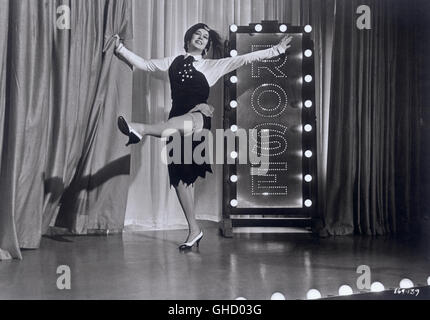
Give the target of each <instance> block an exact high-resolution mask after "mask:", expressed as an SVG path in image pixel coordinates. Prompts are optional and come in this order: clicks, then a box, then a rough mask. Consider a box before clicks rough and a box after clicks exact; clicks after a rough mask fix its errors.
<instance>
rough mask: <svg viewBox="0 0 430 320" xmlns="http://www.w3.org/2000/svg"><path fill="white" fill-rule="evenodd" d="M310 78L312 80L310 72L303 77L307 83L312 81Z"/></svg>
mask: <svg viewBox="0 0 430 320" xmlns="http://www.w3.org/2000/svg"><path fill="white" fill-rule="evenodd" d="M312 80H313V78H312V76H311V75H310V74H308V75H307V76H306V77H305V81H306V82H307V83H309V82H312Z"/></svg>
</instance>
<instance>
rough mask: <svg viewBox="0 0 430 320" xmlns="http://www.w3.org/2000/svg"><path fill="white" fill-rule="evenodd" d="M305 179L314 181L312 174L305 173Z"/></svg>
mask: <svg viewBox="0 0 430 320" xmlns="http://www.w3.org/2000/svg"><path fill="white" fill-rule="evenodd" d="M305 181H306V182H311V181H312V176H311V175H310V174H307V175H305Z"/></svg>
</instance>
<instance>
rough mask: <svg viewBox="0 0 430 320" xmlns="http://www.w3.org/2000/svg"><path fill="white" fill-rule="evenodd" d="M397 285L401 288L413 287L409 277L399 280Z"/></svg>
mask: <svg viewBox="0 0 430 320" xmlns="http://www.w3.org/2000/svg"><path fill="white" fill-rule="evenodd" d="M399 287H400V288H401V289H410V288H413V287H414V283H413V282H412V281H411V280H410V279H407V278H405V279H402V280H401V281H400V284H399Z"/></svg>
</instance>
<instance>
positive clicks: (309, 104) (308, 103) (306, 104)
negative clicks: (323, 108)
mask: <svg viewBox="0 0 430 320" xmlns="http://www.w3.org/2000/svg"><path fill="white" fill-rule="evenodd" d="M312 105H313V103H312V101H311V100H306V101H305V107H306V108H312Z"/></svg>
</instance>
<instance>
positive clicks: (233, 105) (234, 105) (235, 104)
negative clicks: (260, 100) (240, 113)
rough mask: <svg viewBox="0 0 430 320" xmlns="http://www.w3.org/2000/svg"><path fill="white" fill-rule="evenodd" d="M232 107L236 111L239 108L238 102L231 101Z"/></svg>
mask: <svg viewBox="0 0 430 320" xmlns="http://www.w3.org/2000/svg"><path fill="white" fill-rule="evenodd" d="M230 107H232V108H233V109H236V108H237V101H236V100H233V101H231V102H230Z"/></svg>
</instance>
